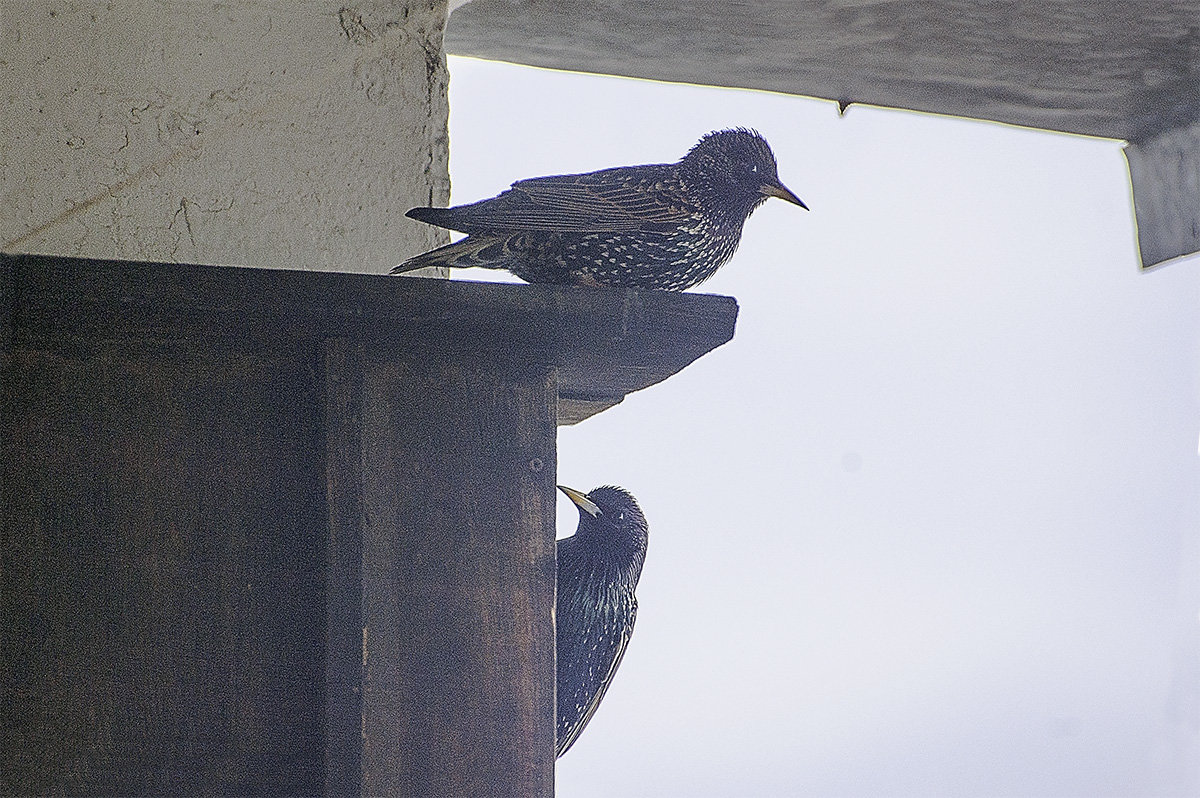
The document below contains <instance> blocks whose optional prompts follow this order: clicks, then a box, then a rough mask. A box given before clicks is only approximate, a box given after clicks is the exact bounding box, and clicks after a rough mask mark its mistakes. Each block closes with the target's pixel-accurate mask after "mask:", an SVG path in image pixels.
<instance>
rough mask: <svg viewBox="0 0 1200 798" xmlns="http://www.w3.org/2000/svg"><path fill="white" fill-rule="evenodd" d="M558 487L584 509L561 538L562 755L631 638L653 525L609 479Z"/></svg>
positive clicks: (557, 734)
mask: <svg viewBox="0 0 1200 798" xmlns="http://www.w3.org/2000/svg"><path fill="white" fill-rule="evenodd" d="M559 490H561V491H562V492H563V493H565V494H567V496H568V497H570V499H571V501H573V502H575V505H576V506H577V507H578V508H579V529H578V530H576V532H575V534H574V535H573V536H571V537H569V538H563V539H562V540H560V541H558V598H557V601H556V605H555V617H556V619H557V636H556V638H555V640H556V644H557V646H558V719H557V723H556V725H555V737H556V739H557V742H558V745H557V755H558V756H562V755H563V754H565V753H566V752H567V749H568V748H570V747H571V745H572V743H574V742H575V740H576V739H578V738H579V735H580V733H581V732H582V731H583V727H584V726H587V723H588V721H589V720H591V719H592V714H593V713H595V711H596V707H598V706H599V705H600V699H602V698H604V692H605V691H606V690H607V689H608V686H609V685H610V684H612V678H613V675H614V674H615V673H616V672H617V666H618V665H620V664H621V656H622V655H623V654H624V653H625V647H626V646H627V645H629V637H630V635H632V634H633V623H634V621H635V620H636V619H637V598H636V597H634V595H633V590H634V588H635V587H637V583H638V577H640V576H641V575H642V563H643V562H644V561H645V559H646V539H647V533H648V528H647V526H646V517H645V516H644V515H642V511H641V509H640V508H639V507H638V505H637V502H636V501H634V498H633V496H631V495H630V494H629V493H628V492H627V491H625V490H624V489H623V488H617V487H613V486H605V487H602V488H596V489H595V490H593V491H592V492H591V493H589V494H587V495H586V496H585V495H584V494H582V493H580V492H579V491H577V490H572V489H571V488H564V487H562V486H561V485H560V486H559Z"/></svg>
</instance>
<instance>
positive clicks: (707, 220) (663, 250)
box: [392, 128, 807, 291]
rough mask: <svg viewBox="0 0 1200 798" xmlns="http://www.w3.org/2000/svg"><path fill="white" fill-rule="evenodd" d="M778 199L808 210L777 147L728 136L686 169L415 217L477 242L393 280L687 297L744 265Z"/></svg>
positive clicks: (563, 180) (431, 255) (597, 177)
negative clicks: (741, 252) (450, 277)
mask: <svg viewBox="0 0 1200 798" xmlns="http://www.w3.org/2000/svg"><path fill="white" fill-rule="evenodd" d="M769 197H779V198H780V199H784V200H787V201H788V202H793V203H795V204H796V205H799V206H800V207H802V208H807V206H806V205H805V204H804V203H803V202H801V201H800V199H799V198H797V197H796V195H794V194H792V192H791V191H789V190H788V189H787V188H786V187H784V185H783V183H781V182H780V181H779V175H778V170H777V167H776V164H775V156H774V154H773V153H772V152H771V148H770V146H769V145H768V144H767V142H766V139H764V138H763V137H762V136H760V135H759V134H758V133H756V132H754V131H752V130H746V129H744V128H738V129H735V130H720V131H717V132H715V133H710V134H708V135H707V136H705V137H704V138H702V139H701V140H700V141H699V143H697V144H696V145H695V146H694V147H692V149H691V150H690V151H689V152H688V154H687V155H685V156H684V157H683V158H682V159H681V160H679V161H678V162H677V163H673V164H646V165H643V166H621V167H617V168H615V169H602V170H600V171H598V172H588V173H586V174H580V175H556V176H551V177H537V178H532V179H529V180H521V181H519V182H517V183H514V184H513V185H512V188H510V189H509V190H507V191H505V192H503V193H502V194H500V195H499V196H496V197H493V198H492V199H488V200H483V201H481V202H476V203H473V204H470V205H459V206H457V207H454V208H413V209H412V210H410V211H409V212H408V216H410V217H412V218H414V219H419V220H420V221H423V222H427V223H429V224H434V225H437V226H439V227H445V228H448V229H451V230H458V231H459V232H462V233H467V237H466V238H464V239H463V240H461V241H458V242H456V243H454V244H449V245H447V246H444V247H439V248H438V249H434V250H431V251H429V252H426V253H424V254H422V255H418V256H416V257H415V258H411V259H409V260H407V261H405V262H404V263H401V264H400V265H399V266H397V267H396V268H395V269H393V270H392V273H393V274H397V273H400V272H406V271H411V270H412V269H419V268H421V267H423V266H447V267H455V268H466V267H471V266H480V267H483V268H487V269H504V270H507V271H509V272H512V273H513V274H515V275H516V276H517V277H520V278H521V279H522V280H525V281H526V282H530V283H556V284H572V283H574V284H584V285H606V286H624V287H630V288H658V289H665V290H668V291H682V290H684V289H686V288H690V287H692V286H694V285H697V284H699V283H701V282H703V281H705V280H707V279H708V278H709V277H711V276H712V275H713V274H714V273H715V272H716V271H717V269H719V268H720V267H721V266H722V265H723V264H724V263H725V262H726V261H727V260H729V258H730V257H732V255H733V253H734V250H736V249H737V246H738V242H739V241H740V240H741V237H742V227H743V225H744V224H745V223H746V219H747V218H749V216H750V214H751V213H752V212H753V211H754V209H755V208H757V207H758V206H759V205H761V204H762V203H763V202H765V201H766V200H767V199H768V198H769Z"/></svg>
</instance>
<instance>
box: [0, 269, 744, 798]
mask: <svg viewBox="0 0 1200 798" xmlns="http://www.w3.org/2000/svg"><path fill="white" fill-rule="evenodd" d="M735 315H736V304H734V303H733V301H732V300H729V299H726V298H723V297H708V296H690V295H678V294H670V295H665V294H654V293H635V292H623V291H597V290H589V289H574V288H547V287H539V286H517V285H494V284H467V283H448V282H446V281H437V280H421V279H405V278H385V277H368V276H361V275H349V274H344V275H339V274H328V273H322V274H317V273H310V272H288V271H278V270H269V271H265V270H264V271H259V270H251V269H235V268H213V267H201V266H179V265H163V264H149V263H129V262H115V261H85V260H77V259H68V258H47V257H34V256H15V257H13V256H0V617H3V618H4V620H5V630H4V634H3V635H2V636H0V665H2V671H3V673H4V680H3V681H0V729H2V731H0V735H3V737H2V738H0V792H4V793H6V794H27V793H45V792H69V793H73V794H93V795H98V794H147V793H156V794H164V793H170V794H222V795H234V794H238V795H241V794H250V793H270V794H325V795H337V796H343V795H346V796H353V795H376V794H405V795H450V794H454V795H484V794H486V795H513V796H538V795H541V796H545V795H551V794H552V793H553V775H554V652H553V640H554V631H553V625H552V623H553V621H552V610H553V606H554V502H555V496H554V483H555V480H554V474H555V443H554V434H555V425H556V423H558V422H560V421H562V420H563V419H562V417H561V416H562V413H563V410H564V408H567V409H568V412H573V413H574V414H575V415H574V418H578V417H583V416H584V415H586V414H588V413H590V412H595V410H596V409H597V408H599V407H601V406H602V405H603V404H604V403H611V402H615V401H619V400H620V398H621V397H623V396H624V394H625V393H626V392H628V391H630V390H636V389H638V388H641V387H645V386H646V385H650V384H653V383H654V382H657V381H659V380H661V379H663V378H665V377H666V376H668V375H669V374H670V373H672V371H673V370H677V369H679V368H682V367H683V366H684V365H686V364H687V363H689V362H690V361H691V360H693V359H695V358H696V357H698V356H699V355H700V354H703V352H705V351H708V349H711V348H712V347H714V346H717V345H719V344H720V343H722V342H724V341H725V340H727V339H728V338H729V337H730V336H731V335H732V329H733V321H734V316H735ZM572 408H574V409H573V410H572Z"/></svg>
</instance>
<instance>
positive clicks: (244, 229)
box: [0, 0, 449, 272]
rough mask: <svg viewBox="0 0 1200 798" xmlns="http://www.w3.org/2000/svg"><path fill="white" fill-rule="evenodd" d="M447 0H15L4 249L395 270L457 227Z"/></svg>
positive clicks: (4, 138) (6, 22)
mask: <svg viewBox="0 0 1200 798" xmlns="http://www.w3.org/2000/svg"><path fill="white" fill-rule="evenodd" d="M445 13H446V11H445V0H428V1H427V2H421V0H408V1H407V2H406V1H405V0H396V2H386V1H385V0H366V2H359V3H353V4H350V3H347V0H340V1H339V2H333V1H332V0H291V1H290V2H288V3H282V4H281V3H278V2H268V1H267V0H242V1H241V2H237V3H198V2H186V1H184V0H175V1H174V2H172V0H116V1H115V2H110V3H103V4H102V3H97V2H91V0H76V1H75V2H69V1H68V2H50V1H49V0H34V2H27V3H20V4H18V3H8V2H5V3H4V4H3V5H2V6H0V250H3V251H6V252H29V253H46V254H66V255H80V256H89V257H111V258H128V259H136V260H156V261H167V262H203V263H216V264H239V265H248V266H270V267H289V268H303V269H328V270H345V271H365V272H381V271H384V270H386V269H387V268H389V267H391V266H392V265H394V264H396V263H398V262H399V261H401V260H403V259H404V258H405V257H407V256H409V255H412V254H414V253H416V252H418V251H421V250H422V249H426V248H428V247H430V246H432V245H434V244H437V243H442V242H443V241H444V239H443V238H441V236H440V235H439V234H438V233H437V232H435V231H434V230H433V229H432V228H428V227H426V226H424V225H420V224H417V223H415V222H412V221H410V220H408V219H405V218H404V212H405V211H406V210H407V209H408V208H409V207H411V206H413V205H416V204H427V203H433V204H444V203H445V201H446V200H447V198H448V196H449V177H448V174H447V136H446V117H447V104H446V84H447V74H446V66H445V59H444V56H443V54H442V49H441V44H442V29H443V25H444V21H445Z"/></svg>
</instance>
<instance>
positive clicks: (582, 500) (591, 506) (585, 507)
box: [558, 485, 600, 518]
mask: <svg viewBox="0 0 1200 798" xmlns="http://www.w3.org/2000/svg"><path fill="white" fill-rule="evenodd" d="M558 489H559V490H561V491H562V492H563V493H565V494H567V498H568V499H570V500H571V501H573V502H575V506H576V507H578V508H579V509H580V510H582V511H583V512H585V513H587V514H588V515H590V516H591V517H592V518H599V517H600V508H599V507H597V506H596V503H595V502H594V501H592V500H591V499H589V498H588V497H587V496H586V495H584V494H583V493H580V492H579V491H577V490H575V489H574V488H567V487H563V486H562V485H559V486H558Z"/></svg>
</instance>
